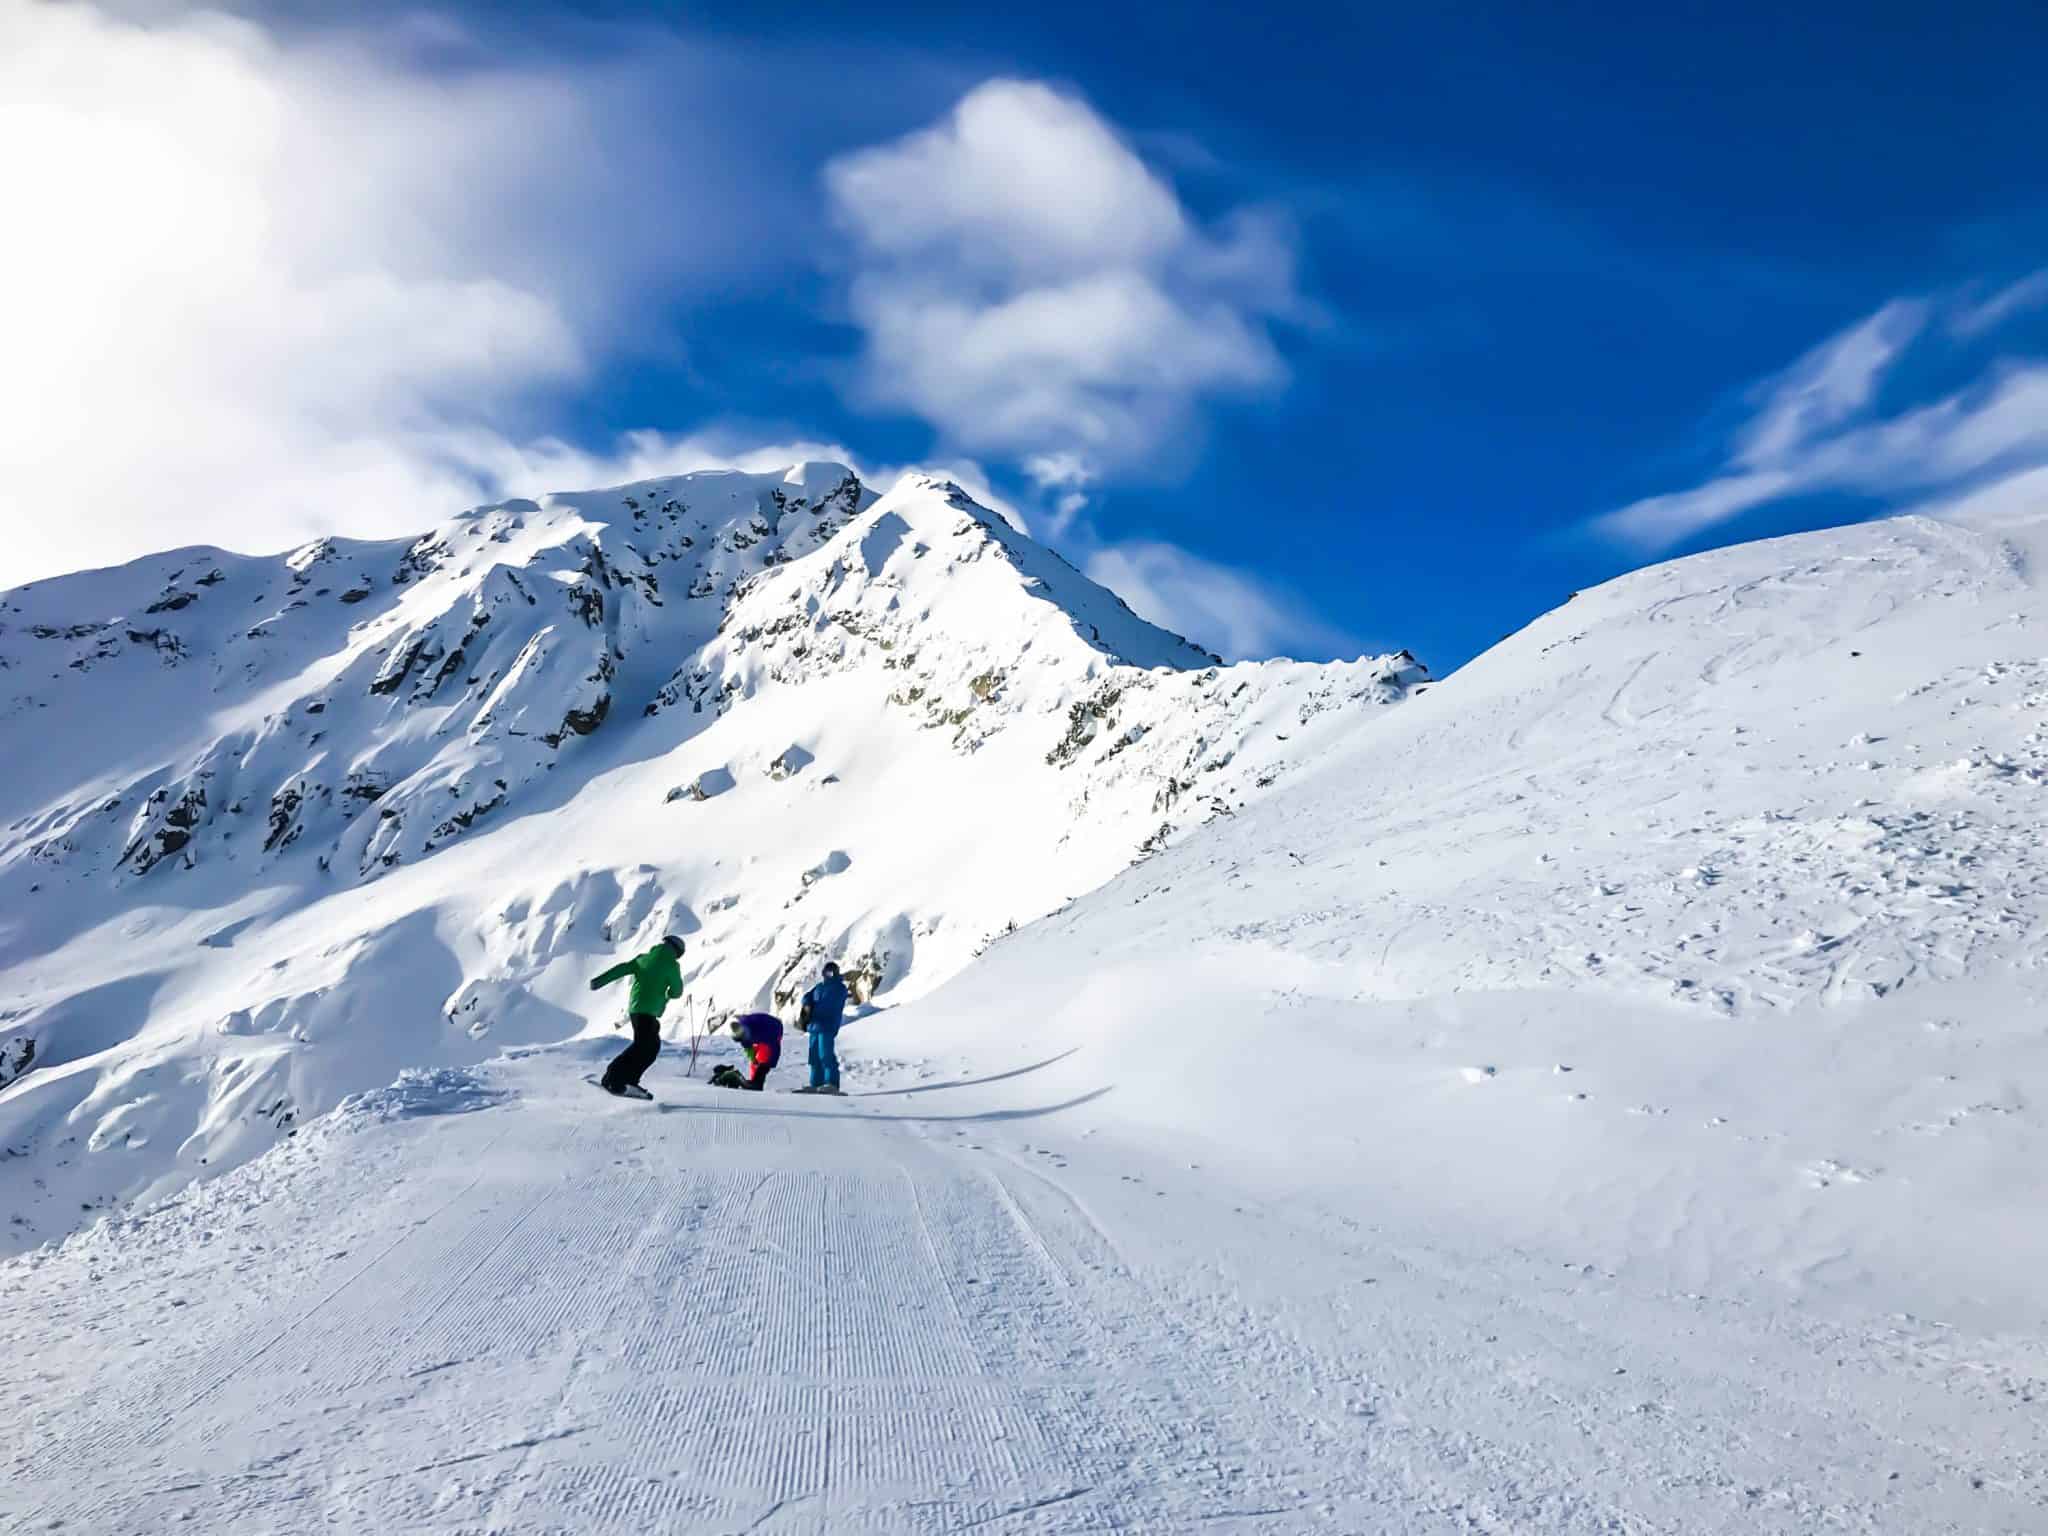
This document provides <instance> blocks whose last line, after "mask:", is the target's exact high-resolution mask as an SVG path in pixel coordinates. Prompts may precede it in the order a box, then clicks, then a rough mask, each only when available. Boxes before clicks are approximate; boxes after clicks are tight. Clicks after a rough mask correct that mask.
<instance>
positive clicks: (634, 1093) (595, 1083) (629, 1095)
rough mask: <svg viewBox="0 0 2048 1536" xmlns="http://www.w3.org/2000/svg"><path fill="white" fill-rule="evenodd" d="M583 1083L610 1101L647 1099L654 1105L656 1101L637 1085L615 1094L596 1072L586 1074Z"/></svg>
mask: <svg viewBox="0 0 2048 1536" xmlns="http://www.w3.org/2000/svg"><path fill="white" fill-rule="evenodd" d="M583 1081H585V1082H586V1083H588V1084H590V1086H591V1087H593V1088H595V1089H596V1090H597V1091H598V1092H599V1093H601V1094H603V1095H604V1096H605V1097H606V1098H608V1099H645V1100H647V1101H648V1102H649V1103H652V1102H653V1100H654V1095H653V1094H651V1093H649V1092H648V1091H647V1090H646V1089H645V1088H642V1087H639V1086H637V1085H635V1086H634V1087H631V1088H628V1089H627V1090H626V1091H625V1092H624V1093H613V1092H612V1091H611V1090H610V1089H609V1088H607V1087H605V1085H604V1082H603V1080H602V1079H600V1078H599V1077H598V1075H597V1074H596V1073H595V1072H586V1073H584V1074H583Z"/></svg>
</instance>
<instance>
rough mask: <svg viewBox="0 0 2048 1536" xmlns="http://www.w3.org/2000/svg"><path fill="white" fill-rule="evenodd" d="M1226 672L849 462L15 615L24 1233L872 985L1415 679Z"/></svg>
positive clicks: (3, 848)
mask: <svg viewBox="0 0 2048 1536" xmlns="http://www.w3.org/2000/svg"><path fill="white" fill-rule="evenodd" d="M1423 679H1424V674H1423V672H1422V670H1421V668H1420V667H1418V666H1417V665H1416V664H1415V663H1414V662H1413V660H1412V659H1411V658H1408V657H1406V656H1405V655H1404V656H1398V657H1389V658H1384V659H1381V660H1377V661H1361V662H1357V663H1352V664H1346V665H1338V666H1332V667H1321V666H1306V665H1297V664H1293V663H1268V664H1260V665H1244V666H1237V667H1222V666H1220V665H1218V664H1217V663H1216V661H1215V658H1213V657H1211V656H1209V655H1208V654H1207V653H1205V652H1203V651H1201V650H1199V649H1198V648H1197V647H1195V646H1193V645H1191V644H1189V643H1188V642H1186V641H1184V640H1182V639H1180V638H1179V637H1177V636H1174V635H1170V634H1167V633H1165V632H1164V631H1162V630H1159V629H1157V628H1155V627H1153V626H1152V625H1149V624H1147V623H1144V622H1143V621H1141V620H1139V619H1138V618H1137V617H1136V616H1135V615H1133V614H1132V613H1131V612H1130V610H1129V609H1128V608H1126V607H1125V606H1124V605H1123V604H1122V603H1121V602H1120V601H1118V600H1117V598H1116V597H1115V596H1113V595H1112V594H1110V593H1109V592H1107V591H1105V590H1103V589H1102V588H1101V587H1098V586H1096V585H1095V584H1093V583H1092V582H1090V581H1088V580H1087V579H1086V578H1085V577H1083V576H1082V575H1081V574H1080V573H1079V572H1077V571H1075V570H1074V569H1073V568H1072V567H1071V566H1069V565H1067V564H1066V563H1065V562H1063V561H1061V560H1060V559H1059V558H1058V557H1056V556H1054V555H1052V554H1050V553H1049V552H1047V551H1045V550H1044V549H1042V548H1040V547H1039V546H1037V545H1035V544H1033V543H1032V542H1031V541H1029V540H1028V539H1026V538H1024V537H1023V536H1022V535H1020V534H1018V533H1017V532H1016V531H1015V530H1014V529H1012V528H1011V527H1010V526H1009V525H1008V524H1007V523H1005V522H1004V521H1003V520H1002V519H1001V518H1000V517H997V516H996V515H995V514H993V513H990V512H988V511H986V510H985V509H983V508H981V507H979V506H977V505H976V504H975V503H974V502H973V501H972V500H970V499H969V498H968V497H967V496H966V495H965V493H963V492H962V491H960V490H959V489H958V488H957V487H956V486H954V485H952V484H950V483H947V482H943V481H937V480H933V479H930V478H928V477H924V476H919V475H912V476H909V477H906V478H905V479H904V480H903V481H902V482H901V483H899V484H898V485H897V486H896V487H894V488H893V489H892V490H891V491H890V492H889V493H888V494H886V495H884V496H880V497H877V496H876V495H875V494H874V493H873V492H872V491H870V490H869V489H867V488H866V487H864V486H863V485H862V484H861V483H860V481H859V480H858V479H857V478H856V477H855V476H854V475H853V474H852V473H851V472H850V471H849V470H847V469H846V468H845V467H843V466H840V465H833V464H804V465H798V466H796V467H794V468H792V469H790V470H789V471H787V472H786V473H783V474H770V475H746V474H738V473H729V472H715V473H703V474H694V475H685V476H680V477H675V478H672V479H666V480H658V481H651V482H647V483H645V484H640V485H632V486H627V487H623V488H619V489H614V490H609V491H602V492H591V493H586V494H578V495H563V496H554V497H549V498H547V499H546V500H544V501H542V502H537V503H536V502H510V503H507V504H505V505H503V506H497V507H487V508H483V509H479V510H477V511H475V512H471V513H468V514H466V515H464V516H462V517H459V518H456V519H455V520H453V521H451V522H450V523H448V524H446V525H444V526H443V527H441V528H439V529H436V530H435V531H433V532H432V533H430V534H427V535H425V536H424V537H422V538H420V539H417V540H414V541H411V542H404V541H400V542H392V543H384V544H362V543H348V542H344V541H338V540H336V541H325V542H321V543H316V544H313V545H310V546H308V547H306V548H304V549H300V550H298V551H296V552H294V553H292V554H290V555H287V556H282V557H275V558H267V559H253V558H246V557H242V556H236V555H230V554H226V553H224V552H221V551H218V550H203V549H198V550H181V551H176V552H174V553H171V554H168V555H163V556H158V557H154V558H151V559H146V560H141V561H137V562H135V563H134V564H132V565H128V566H124V567H121V568H119V569H115V570H108V571H95V572H88V573H84V574H80V575H76V576H70V577H65V578H62V579H59V580H54V581H49V582H44V583H39V584H37V585H36V586H34V587H33V588H26V589H23V590H21V591H18V592H11V593H7V594H5V595H4V597H0V733H4V734H0V758H4V761H0V1152H4V1154H5V1155H6V1156H7V1157H8V1158H9V1160H10V1162H9V1173H10V1177H9V1179H8V1182H7V1187H6V1190H5V1207H4V1209H5V1219H4V1223H0V1251H5V1250H10V1249H18V1248H20V1247H22V1246H23V1245H25V1244H29V1243H33V1242H37V1241H41V1240H43V1239H46V1238H49V1237H52V1236H58V1235H61V1234H62V1233H63V1232H65V1231H67V1230H69V1229H70V1228H72V1227H74V1226H76V1225H78V1224H80V1223H81V1222H82V1221H89V1220H92V1219H94V1217H95V1216H96V1215H97V1213H99V1212H101V1211H103V1210H106V1209H111V1208H115V1207H117V1206H119V1205H120V1204H121V1203H123V1202H125V1201H128V1200H132V1199H135V1198H138V1197H144V1196H157V1195H163V1194H166V1193H168V1192H170V1191H172V1190H174V1189H176V1188H178V1187H180V1186H181V1185H182V1184H184V1183H185V1182H186V1181H188V1180H190V1179H192V1178H194V1177H199V1176H206V1175H212V1174H217V1173H219V1172H221V1171H223V1170H224V1169H225V1168H227V1167H231V1166H233V1165H234V1164H235V1163H237V1162H239V1161H241V1160H242V1159H244V1158H246V1157H247V1156H249V1155H252V1154H253V1153H255V1152H258V1151H261V1150H262V1149H264V1148H265V1147H268V1146H270V1145H273V1144H275V1142H276V1141H277V1139H278V1137H279V1136H280V1134H281V1133H284V1132H287V1131H289V1130H291V1129H292V1128H294V1127H295V1126H298V1125H301V1124H303V1123H304V1122H305V1121H306V1120H307V1118H308V1117H310V1116H312V1115H316V1114H319V1113H321V1112H323V1111H325V1110H327V1109H329V1108H330V1107H332V1106H333V1105H334V1104H335V1103H336V1102H337V1101H338V1100H339V1099H340V1098H341V1097H342V1096H343V1095H345V1094H347V1093H350V1092H354V1091H357V1090H361V1089H366V1088H371V1087H376V1086H379V1085H381V1084H385V1083H388V1082H390V1081H391V1079H392V1078H393V1076H394V1075H395V1074H396V1073H397V1072H398V1071H399V1070H400V1069H402V1068H405V1067H409V1066H418V1067H435V1066H446V1065H457V1064H461V1063H465V1062H472V1061H478V1060H482V1059H484V1058H486V1057H489V1056H491V1055H493V1054H495V1053H496V1052H497V1051H499V1050H500V1049H502V1048H504V1047H506V1046H508V1045H517V1044H521V1043H530V1042H535V1041H542V1040H555V1039H560V1038H562V1037H564V1036H565V1035H569V1034H574V1033H576V1032H577V1031H578V1030H580V1029H583V1028H585V1027H586V1026H589V1027H595V1028H599V1029H609V1028H610V1027H611V1025H612V1024H613V1023H614V1022H615V1020H616V1017H617V1013H618V1009H619V1007H620V1000H619V999H618V998H616V997H613V996H610V995H606V996H603V997H597V998H593V997H592V996H591V995H590V994H589V993H588V992H587V991H586V990H585V988H584V985H583V983H584V981H585V979H586V978H587V977H588V976H589V975H591V974H592V973H593V972H594V971H595V970H597V969H598V968H600V965H601V964H602V963H604V962H603V960H602V957H604V956H607V955H609V954H611V953H612V952H613V951H615V950H621V949H629V948H636V947H645V946H646V945H648V944H650V943H652V942H654V941H655V940H657V939H659V938H660V936H661V935H662V934H663V933H665V932H674V933H679V934H682V935H684V936H685V937H686V939H687V940H688V942H689V946H690V949H689V954H688V956H687V957H686V959H685V962H684V968H683V973H684V979H685V982H686V983H687V985H688V988H689V995H690V999H691V1004H692V1009H693V1011H692V1012H690V1013H684V1014H672V1015H671V1018H670V1020H669V1021H668V1024H669V1027H670V1029H671V1032H672V1033H687V1032H688V1031H689V1029H690V1027H691V1023H692V1022H693V1021H696V1022H702V1021H703V1020H704V1019H705V1018H707V1017H709V1016H712V1015H717V1014H722V1013H724V1012H727V1011H730V1010H733V1009H737V1008H741V1007H744V1006H750V1005H752V1006H777V1005H782V1004H786V1003H787V1002H788V1000H789V998H790V997H791V995H792V993H793V991H794V990H796V989H798V988H799V987H800V986H801V985H808V984H809V981H810V979H812V973H813V972H814V971H815V968H816V964H817V961H818V958H819V957H820V956H821V955H823V954H827V953H829V954H831V955H833V956H836V957H837V958H838V959H839V960H840V961H841V963H842V964H844V965H845V966H846V968H847V970H848V972H849V974H850V975H851V976H853V977H854V979H855V981H856V985H857V988H858V990H859V992H860V994H861V995H862V996H863V997H873V998H875V999H877V1000H879V1001H882V1002H888V1001H892V1000H900V999H902V998H905V997H908V996H912V995H915V994H916V993H917V992H918V991H920V990H923V989H928V988H929V987H930V986H932V985H934V984H936V983H937V982H939V981H942V980H944V979H945V978H946V977H947V976H949V975H951V974H952V973H954V972H955V971H957V970H958V969H959V968H960V967H961V966H963V965H965V964H967V963H968V962H969V961H970V960H971V959H972V957H973V956H974V955H975V954H976V953H977V952H978V951H979V950H980V949H981V948H982V946H983V945H984V944H986V943H987V942H988V941H989V940H990V939H991V938H992V937H993V936H995V935H997V934H999V933H1001V932H1003V931H1005V930H1006V929H1008V928H1009V927H1011V926H1013V925H1014V924H1017V923H1022V922H1027V921H1029V920H1031V919H1033V918H1035V917H1038V916H1040V915H1042V914H1043V913H1046V912H1048V911H1050V910H1052V909H1054V908H1055V907H1057V906H1059V905H1060V904H1061V903H1062V902H1064V901H1065V900H1067V899H1068V898H1069V897H1072V896H1075V895H1078V894H1080V893H1082V892H1084V891H1086V890H1088V889H1090V888H1091V887H1093V886H1095V885H1097V884H1099V883H1100V882H1101V881H1102V880H1104V879H1105V878H1107V877H1108V876H1110V875H1112V874H1114V873H1115V872H1116V871H1118V870H1120V869H1122V868H1124V867H1125V866H1127V865H1128V864H1129V863H1130V862H1131V861H1132V860H1133V859H1134V858H1136V857H1139V856H1141V855H1142V854H1144V853H1146V852H1149V851H1152V850H1155V849H1157V848H1158V847H1160V846H1162V845H1163V844H1165V843H1166V842H1167V841H1169V840H1171V839H1172V838H1173V837H1175V836H1177V835H1179V834H1180V833H1182V832H1184V831H1185V830H1186V829H1187V828H1189V827H1191V826H1194V825H1196V824H1199V823H1201V822H1203V821H1206V820H1208V819H1209V818H1211V817H1213V816H1216V815H1218V814H1228V813H1234V812H1236V811H1237V810H1238V809H1239V808H1240V807H1241V806H1243V805H1244V804H1245V803H1247V801H1248V800H1250V799H1255V798H1256V797H1257V796H1258V795H1260V794H1262V793H1264V792H1266V790H1267V789H1268V788H1269V787H1272V786H1275V785H1277V784H1278V783H1284V782H1285V779H1286V777H1287V776H1288V775H1289V774H1291V773H1292V772H1294V771H1297V770H1298V768H1299V767H1300V765H1301V764H1303V763H1305V762H1306V761H1308V760H1310V759H1312V758H1313V756H1314V755H1315V754H1316V753H1317V752H1318V751H1319V750H1321V749H1322V747H1323V746H1324V745H1325V744H1327V743H1328V742H1330V741H1332V740H1334V739H1336V737H1337V736H1339V735H1341V734H1343V733H1344V732H1345V731H1347V730H1348V729H1350V728H1351V727H1352V726H1353V725H1355V724H1358V723H1361V722H1363V721H1364V720H1366V719H1369V718H1371V717H1372V716H1374V715H1377V714H1378V713H1379V712H1380V707H1381V706H1384V705H1388V704H1392V703H1395V702H1397V701H1399V700H1401V699H1402V698H1404V697H1405V696H1406V695H1407V694H1408V693H1409V692H1410V690H1411V689H1412V688H1414V687H1415V686H1416V685H1417V684H1418V683H1420V682H1421V681H1423Z"/></svg>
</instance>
